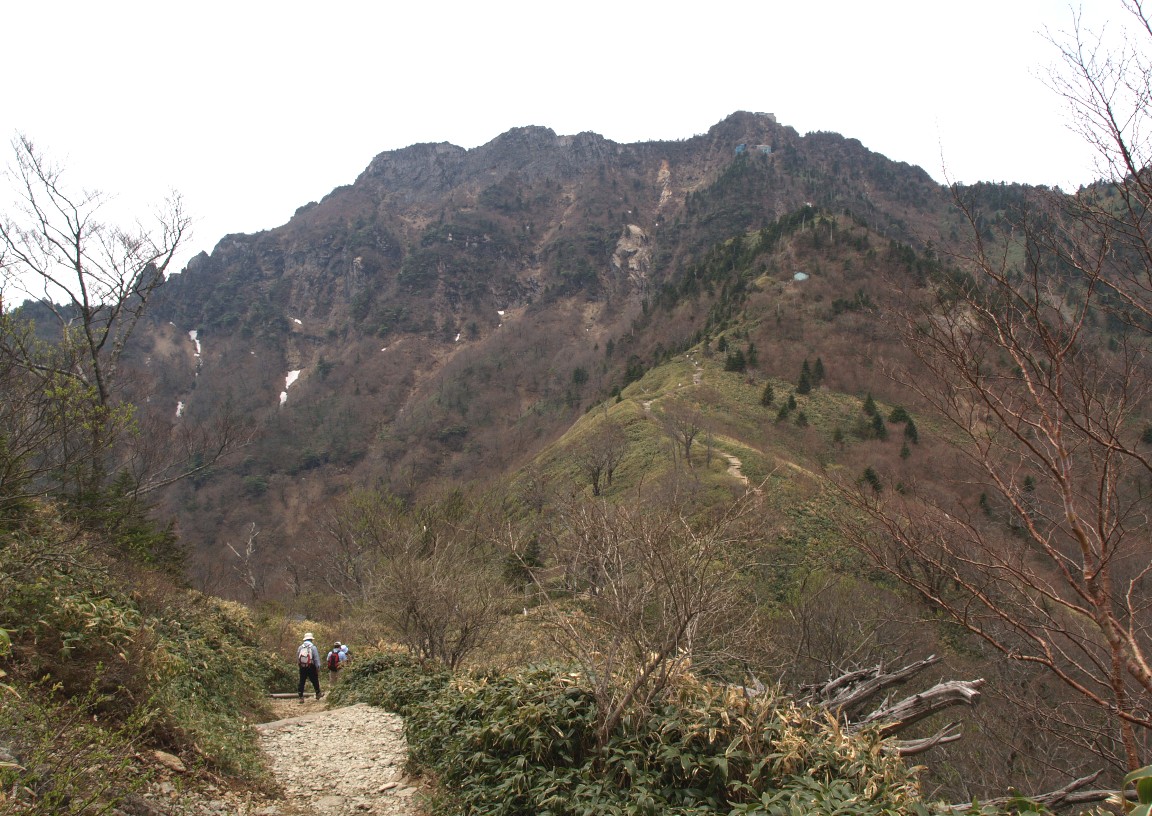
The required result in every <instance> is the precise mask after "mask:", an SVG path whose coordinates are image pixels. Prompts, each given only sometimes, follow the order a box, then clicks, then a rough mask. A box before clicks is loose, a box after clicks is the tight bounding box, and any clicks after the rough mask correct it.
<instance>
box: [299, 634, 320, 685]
mask: <svg viewBox="0 0 1152 816" xmlns="http://www.w3.org/2000/svg"><path fill="white" fill-rule="evenodd" d="M296 665H297V666H299V667H300V685H299V686H298V687H297V689H296V693H297V696H298V697H299V698H300V700H301V701H303V699H304V684H305V683H306V682H308V681H309V680H311V681H312V688H314V689H316V699H317V700H319V699H320V650H319V649H317V648H316V644H315V643H313V642H312V633H311V632H305V633H304V642H303V643H301V644H300V646H299V647H298V648H297V649H296Z"/></svg>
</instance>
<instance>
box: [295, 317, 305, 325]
mask: <svg viewBox="0 0 1152 816" xmlns="http://www.w3.org/2000/svg"><path fill="white" fill-rule="evenodd" d="M292 322H293V323H295V324H296V325H297V326H303V325H304V321H303V320H301V319H300V318H298V317H294V318H292Z"/></svg>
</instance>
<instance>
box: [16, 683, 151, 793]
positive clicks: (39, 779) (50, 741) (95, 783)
mask: <svg viewBox="0 0 1152 816" xmlns="http://www.w3.org/2000/svg"><path fill="white" fill-rule="evenodd" d="M12 691H13V690H7V693H6V695H5V697H4V699H3V702H0V812H3V813H5V814H13V816H15V814H20V816H81V814H84V815H85V816H86V815H87V814H100V813H106V812H107V811H108V809H109V808H111V807H114V806H115V805H117V804H118V803H120V802H122V801H123V800H124V799H125V797H127V796H129V795H130V794H132V793H133V792H134V791H135V790H138V789H139V788H140V787H141V786H142V785H144V784H145V783H146V782H147V781H148V774H147V773H146V772H145V771H143V770H142V767H141V766H140V765H139V764H138V763H137V762H136V759H135V750H136V747H137V745H138V743H139V741H140V737H141V733H142V732H141V726H140V723H139V721H138V720H135V719H130V720H129V721H127V722H124V723H118V724H117V723H113V724H107V723H104V722H102V721H101V715H100V713H99V712H100V710H101V709H103V708H104V707H105V706H106V703H107V700H105V699H104V698H103V697H102V695H101V694H100V693H99V692H98V691H96V690H95V689H94V688H93V689H90V690H89V691H88V692H87V693H86V694H84V695H82V696H80V697H78V698H73V699H69V698H68V697H66V696H64V695H63V694H62V693H61V690H60V688H59V687H58V686H53V685H51V684H49V683H39V684H36V685H34V686H32V687H26V688H23V689H22V690H21V693H19V694H16V693H12ZM0 693H4V690H0Z"/></svg>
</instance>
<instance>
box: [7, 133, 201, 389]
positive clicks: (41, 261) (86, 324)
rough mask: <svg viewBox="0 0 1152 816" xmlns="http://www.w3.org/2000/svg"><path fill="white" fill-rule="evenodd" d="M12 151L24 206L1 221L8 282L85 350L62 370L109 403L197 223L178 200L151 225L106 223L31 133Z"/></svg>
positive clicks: (95, 199)
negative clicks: (131, 344) (153, 300)
mask: <svg viewBox="0 0 1152 816" xmlns="http://www.w3.org/2000/svg"><path fill="white" fill-rule="evenodd" d="M13 150H14V152H15V164H14V166H13V167H12V169H11V171H10V174H9V175H10V177H11V178H12V180H13V182H14V184H13V187H14V188H15V191H16V194H17V196H18V201H19V203H18V205H17V209H16V211H15V212H13V213H10V214H8V215H7V216H6V217H5V218H3V219H0V247H2V248H3V254H4V276H5V281H6V283H7V285H8V287H9V288H10V289H13V290H16V291H18V292H23V293H24V294H26V295H27V296H29V297H30V298H31V299H33V300H38V301H40V302H42V303H44V304H45V305H46V306H47V307H48V308H49V309H50V310H51V312H52V314H53V315H54V316H55V318H56V320H57V323H58V326H59V330H60V340H61V343H63V344H65V345H69V346H72V345H75V346H77V347H78V348H79V349H80V353H77V354H75V355H74V356H73V357H72V367H71V368H70V369H69V370H67V371H61V372H60V373H64V374H67V375H69V376H73V377H76V378H77V379H79V380H81V381H83V382H84V383H85V384H88V385H91V386H93V387H94V388H95V389H96V395H97V397H98V400H99V402H100V404H101V405H109V404H110V403H111V402H112V399H113V381H114V380H115V375H116V369H117V367H118V365H119V363H120V358H121V356H122V355H123V353H124V349H125V346H126V344H127V342H128V338H129V337H130V336H131V334H132V331H133V329H135V327H136V324H137V323H138V322H139V320H140V318H141V316H142V315H143V313H144V309H145V308H146V306H147V305H148V300H149V298H150V297H151V295H152V293H153V292H154V291H155V290H156V288H157V287H158V286H160V284H161V283H163V282H164V275H165V273H166V271H167V269H168V266H169V264H171V262H172V260H173V258H174V257H175V256H176V252H177V250H178V249H179V248H180V247H181V246H182V245H183V242H184V240H185V239H186V238H187V237H188V234H189V227H190V224H191V221H190V219H189V217H188V216H187V215H186V214H185V213H184V210H183V205H182V203H181V201H180V198H179V197H178V196H173V197H172V198H171V199H169V201H168V202H167V203H166V205H165V206H164V208H163V209H162V210H160V211H158V212H157V213H156V224H155V226H154V227H152V228H148V227H144V226H143V225H142V224H137V225H136V226H135V227H133V228H123V227H119V226H115V225H112V224H108V223H105V222H103V221H101V220H100V210H101V207H102V205H104V204H105V203H106V201H107V198H106V196H104V195H103V194H101V193H99V192H90V191H84V192H80V193H75V192H73V191H70V190H69V189H67V187H66V186H65V184H64V174H63V171H62V170H61V168H59V167H57V166H55V165H53V164H52V163H51V162H50V161H48V160H47V159H46V158H45V157H44V156H43V155H42V154H41V153H40V152H39V151H38V150H37V149H36V147H35V145H34V144H33V143H32V141H31V140H30V139H28V138H27V137H25V136H20V137H17V138H16V140H15V141H14V143H13ZM61 300H62V301H63V302H58V301H61ZM30 362H31V361H30Z"/></svg>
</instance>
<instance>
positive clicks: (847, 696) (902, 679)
mask: <svg viewBox="0 0 1152 816" xmlns="http://www.w3.org/2000/svg"><path fill="white" fill-rule="evenodd" d="M939 662H940V658H939V657H937V656H936V655H930V656H929V657H926V658H924V659H923V660H919V661H917V662H915V663H910V664H909V665H907V666H904V667H903V668H900V669H897V670H895V671H891V672H889V671H885V669H884V667H883V665H877V666H873V667H871V668H866V669H855V670H853V671H849V672H845V673H844V674H841V675H839V676H837V677H834V678H832V679H830V680H828V681H827V682H826V683H823V684H811V685H805V686H802V687H801V689H800V696H799V699H800V700H801V701H802V702H807V703H809V704H811V705H816V706H820V707H822V708H826V709H827V710H829V711H830V712H832V713H833V714H834V715H835V716H836V717H837V718H838V719H839V720H840V721H841V722H843V723H844V725H845V727H846V728H848V730H850V731H858V730H860V729H863V728H865V727H878V728H879V729H880V733H881V734H883V735H885V736H892V735H894V734H897V733H899V732H900V731H901V730H903V729H904V728H907V727H908V726H910V725H912V724H913V723H917V722H920V721H921V720H923V719H926V718H927V717H930V716H932V715H933V714H937V713H939V712H940V711H943V710H944V709H946V708H950V707H952V706H957V705H975V704H976V702H977V701H979V699H980V687H981V686H983V685H984V680H983V679H977V680H947V681H942V682H940V683H937V684H936V685H934V686H932V687H931V688H929V689H926V690H924V691H920V692H917V693H915V694H911V695H908V696H907V697H904V698H902V699H899V700H897V701H895V702H892V701H891V699H890V698H889V696H888V693H889V692H890V691H891V690H892V689H894V688H896V687H898V686H901V685H903V684H904V683H906V682H907V681H908V680H910V679H911V678H913V677H915V676H916V675H918V674H920V673H921V672H922V671H924V669H926V668H928V667H929V666H932V665H935V664H936V663H939ZM881 692H884V693H885V698H884V700H883V701H882V702H880V703H879V705H876V704H874V703H872V701H873V700H874V699H875V698H876V696H877V695H879V694H880V693H881ZM869 707H871V710H870V711H869V710H868V708H869ZM865 712H866V713H865ZM961 736H963V734H962V733H961V730H960V725H959V723H955V722H950V723H948V724H947V725H945V726H944V727H942V728H940V729H938V730H937V731H936V733H934V734H932V735H931V736H928V737H921V738H918V739H908V740H900V739H889V740H888V741H887V742H886V747H887V749H888V750H890V751H893V752H895V753H896V754H898V755H900V756H912V755H915V754H921V753H924V752H925V751H928V750H931V749H932V748H935V747H936V746H937V745H944V744H946V743H950V742H955V741H956V740H958V739H960V738H961ZM1100 773H1101V772H1100V771H1097V772H1096V773H1094V774H1092V775H1090V776H1085V777H1082V778H1080V779H1076V780H1074V781H1072V782H1069V783H1068V784H1067V785H1065V786H1064V787H1062V788H1060V789H1058V790H1054V791H1049V792H1048V793H1041V794H1036V795H1034V796H1029V797H1027V798H1028V799H1030V800H1032V801H1033V802H1036V803H1038V804H1040V805H1043V806H1044V807H1046V808H1048V809H1050V810H1057V809H1059V808H1064V807H1072V806H1075V805H1084V804H1089V803H1092V802H1103V801H1105V800H1108V799H1114V798H1116V797H1118V796H1119V793H1118V792H1117V791H1112V790H1098V789H1088V786H1089V785H1091V784H1092V783H1093V782H1095V781H1096V779H1097V778H1098V777H1099V776H1100ZM1019 798H1020V797H1019V796H1018V795H1016V796H1004V797H1000V798H996V799H989V800H987V801H985V802H981V804H982V805H992V806H994V807H1005V806H1007V805H1009V804H1010V803H1011V802H1013V801H1016V800H1018V799H1019ZM949 808H950V809H951V810H952V811H953V812H955V813H962V812H966V811H969V810H971V808H972V803H971V802H964V803H962V804H958V805H950V806H949Z"/></svg>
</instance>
